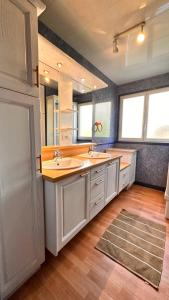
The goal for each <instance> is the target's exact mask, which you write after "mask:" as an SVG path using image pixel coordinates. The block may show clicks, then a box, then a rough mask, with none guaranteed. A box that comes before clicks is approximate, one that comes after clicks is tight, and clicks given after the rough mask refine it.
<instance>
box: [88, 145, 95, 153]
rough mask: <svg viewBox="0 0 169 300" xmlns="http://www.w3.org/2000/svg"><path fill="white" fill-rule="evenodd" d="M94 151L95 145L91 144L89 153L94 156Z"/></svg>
mask: <svg viewBox="0 0 169 300" xmlns="http://www.w3.org/2000/svg"><path fill="white" fill-rule="evenodd" d="M93 151H94V147H93V145H91V146H90V147H89V150H88V154H89V155H91V156H92V154H93Z"/></svg>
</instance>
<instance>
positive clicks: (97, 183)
mask: <svg viewBox="0 0 169 300" xmlns="http://www.w3.org/2000/svg"><path fill="white" fill-rule="evenodd" d="M102 182H104V180H100V181H98V182H95V184H96V185H99V184H100V183H102Z"/></svg>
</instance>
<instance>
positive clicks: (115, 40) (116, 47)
mask: <svg viewBox="0 0 169 300" xmlns="http://www.w3.org/2000/svg"><path fill="white" fill-rule="evenodd" d="M145 25H146V22H140V23H137V24H136V25H134V26H132V27H130V28H128V29H126V30H124V31H122V32H120V33H118V34H115V35H114V37H113V53H117V52H118V51H119V49H118V45H117V44H118V39H119V37H120V36H122V35H124V34H126V33H128V32H130V31H131V30H133V29H135V28H137V27H141V32H140V33H139V34H138V36H137V41H138V42H139V43H142V42H143V41H144V39H145V35H144V26H145Z"/></svg>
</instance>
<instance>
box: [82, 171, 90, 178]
mask: <svg viewBox="0 0 169 300" xmlns="http://www.w3.org/2000/svg"><path fill="white" fill-rule="evenodd" d="M87 175H89V172H87V173H83V174H80V177H85V176H87Z"/></svg>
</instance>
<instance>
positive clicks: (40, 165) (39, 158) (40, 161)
mask: <svg viewBox="0 0 169 300" xmlns="http://www.w3.org/2000/svg"><path fill="white" fill-rule="evenodd" d="M36 159H38V160H39V168H38V169H37V171H39V172H40V173H42V158H41V155H39V156H37V157H36Z"/></svg>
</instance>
